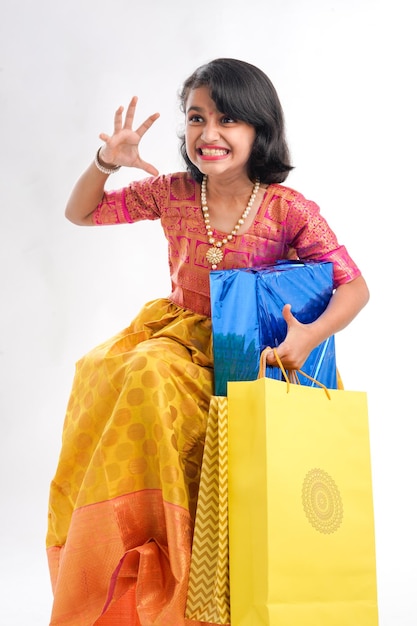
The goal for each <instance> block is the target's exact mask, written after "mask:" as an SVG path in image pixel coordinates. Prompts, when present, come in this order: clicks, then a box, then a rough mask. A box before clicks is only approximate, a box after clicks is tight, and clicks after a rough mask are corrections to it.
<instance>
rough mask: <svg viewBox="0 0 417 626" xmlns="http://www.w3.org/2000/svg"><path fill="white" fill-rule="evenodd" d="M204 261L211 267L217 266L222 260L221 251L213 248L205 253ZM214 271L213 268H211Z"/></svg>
mask: <svg viewBox="0 0 417 626" xmlns="http://www.w3.org/2000/svg"><path fill="white" fill-rule="evenodd" d="M206 259H207V261H208V262H209V263H211V264H212V265H217V263H220V261H221V260H222V259H223V250H222V249H221V248H216V247H215V246H213V247H212V248H210V249H209V250H207V252H206ZM213 269H214V268H213Z"/></svg>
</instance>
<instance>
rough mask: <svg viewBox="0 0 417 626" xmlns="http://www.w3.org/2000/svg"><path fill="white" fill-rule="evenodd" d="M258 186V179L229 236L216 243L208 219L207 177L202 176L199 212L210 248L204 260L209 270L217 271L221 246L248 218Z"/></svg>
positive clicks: (221, 251) (221, 253)
mask: <svg viewBox="0 0 417 626" xmlns="http://www.w3.org/2000/svg"><path fill="white" fill-rule="evenodd" d="M259 186H260V180H259V178H257V179H256V181H255V184H254V186H253V189H252V193H251V196H250V198H249V202H248V204H247V207H246V209H245V210H244V211H243V213H242V215H241V217H240V218H239V219H238V221H237V222H236V226H235V227H234V229H233V230H232V231H231V232H230V234H229V235H227V236H226V237H224V238H223V239H219V241H216V240H215V238H214V237H213V229H212V227H211V226H210V218H209V208H208V206H207V176H206V175H205V174H204V176H203V180H202V182H201V210H202V211H203V217H204V223H205V225H206V231H207V236H208V241H209V243H210V244H211V246H212V247H211V248H210V249H209V250H208V251H207V253H206V259H207V261H208V262H209V263H211V269H212V270H215V269H217V264H218V263H220V261H221V260H222V259H223V250H222V249H221V248H222V246H223V245H224V244H225V243H227V242H228V241H231V240H232V239H233V237H234V236H235V235H237V231H238V230H239V228H240V227H241V226H242V224H243V223H244V222H245V219H246V218H247V217H248V215H249V212H250V210H251V208H252V205H253V203H254V202H255V198H256V194H257V193H258V190H259Z"/></svg>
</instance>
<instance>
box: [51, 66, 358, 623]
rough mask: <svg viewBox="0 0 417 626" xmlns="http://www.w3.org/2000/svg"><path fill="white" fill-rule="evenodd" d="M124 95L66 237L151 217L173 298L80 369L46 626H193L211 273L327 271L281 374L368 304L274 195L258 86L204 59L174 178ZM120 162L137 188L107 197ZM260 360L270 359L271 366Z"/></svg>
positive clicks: (278, 191) (282, 197)
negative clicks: (321, 298) (285, 268)
mask: <svg viewBox="0 0 417 626" xmlns="http://www.w3.org/2000/svg"><path fill="white" fill-rule="evenodd" d="M136 103H137V99H136V98H133V99H132V100H131V102H130V104H129V106H128V108H127V111H126V115H125V117H124V118H123V108H122V107H120V108H119V109H118V110H117V111H116V114H115V120H114V131H113V134H112V135H111V136H109V135H106V134H101V135H100V138H101V140H102V141H103V145H102V147H101V148H100V149H99V150H98V152H97V155H96V158H95V160H94V162H93V163H92V164H91V165H90V166H89V167H88V169H87V170H86V171H85V172H84V174H83V175H82V176H81V178H80V179H79V180H78V182H77V183H76V185H75V187H74V190H73V192H72V194H71V196H70V198H69V201H68V205H67V208H66V217H67V218H68V219H69V220H71V221H72V222H74V223H75V224H79V225H100V224H122V223H132V222H136V221H139V220H144V219H152V220H155V219H159V220H160V221H161V226H162V229H163V232H164V234H165V237H166V239H167V241H168V250H169V270H170V276H171V284H172V290H171V293H170V294H169V296H168V297H165V298H160V299H157V300H154V301H152V302H149V303H148V304H146V305H145V306H144V307H143V309H142V311H141V312H140V313H139V315H138V316H137V317H136V318H135V319H134V320H133V321H132V323H131V324H130V326H129V327H128V328H126V329H125V330H123V331H122V332H120V333H119V334H117V335H116V336H114V337H113V338H112V339H110V340H108V341H106V342H104V343H103V344H101V345H100V346H98V347H97V348H95V349H94V350H92V351H91V352H90V353H89V354H87V355H86V356H85V357H84V358H82V359H81V360H80V361H79V362H78V363H77V368H76V375H75V379H74V386H73V390H72V393H71V397H70V400H69V404H68V411H67V415H66V419H65V424H64V431H63V444H62V450H61V454H60V458H59V463H58V467H57V471H56V475H55V477H54V479H53V481H52V484H51V492H50V505H49V529H48V530H49V532H48V538H47V548H48V558H49V565H50V571H51V579H52V585H53V590H54V603H53V609H52V618H51V625H55V624H66V625H67V626H91V625H93V624H97V625H99V626H106V625H110V624H112V625H116V624H121V625H122V624H126V625H129V626H133V625H136V626H138V625H142V626H145V625H146V626H148V625H151V624H154V625H156V626H171V625H172V626H191V625H195V624H200V622H196V621H192V620H187V619H185V617H184V614H185V603H186V595H187V583H188V571H189V564H190V554H191V544H192V535H193V525H194V518H195V510H196V503H197V494H198V487H199V477H200V466H201V459H202V452H203V447H204V439H205V429H206V420H207V415H208V410H209V405H210V400H211V398H212V394H213V356H212V343H211V339H212V337H211V320H210V293H209V272H210V270H211V269H216V268H218V269H228V268H238V267H250V266H259V265H263V264H268V263H274V262H275V261H277V260H278V259H286V258H290V257H291V258H294V255H295V256H296V257H298V258H300V259H302V260H316V261H331V262H332V263H333V268H334V295H333V297H332V299H331V301H330V303H329V305H328V307H327V309H326V311H325V312H324V313H323V314H322V315H321V316H320V317H319V318H318V319H317V320H316V321H315V322H313V323H310V324H301V323H300V322H298V321H297V320H296V319H295V318H294V317H293V315H292V314H291V307H290V304H291V303H288V305H286V307H285V308H284V317H285V320H286V322H287V325H288V332H287V336H286V339H285V341H284V342H282V343H281V344H280V346H279V347H278V354H279V356H280V358H281V360H282V362H283V365H284V367H286V368H288V369H298V368H301V367H302V365H303V363H304V362H305V360H306V359H307V357H308V355H309V353H310V352H311V350H312V349H313V348H315V347H316V346H317V345H319V344H320V343H321V342H322V341H324V340H325V339H326V338H327V337H329V336H331V335H332V334H334V333H336V332H338V331H340V330H341V329H342V328H344V327H345V326H346V325H347V324H349V323H350V322H351V320H352V319H353V318H354V317H355V316H356V315H357V313H358V312H359V311H360V310H361V309H362V307H363V306H364V305H365V304H366V302H367V300H368V297H369V296H368V289H367V286H366V283H365V280H364V279H363V277H362V276H361V273H360V270H359V269H358V267H357V266H356V265H355V263H354V262H353V260H352V259H351V258H350V256H349V254H348V252H347V250H346V248H345V247H344V246H341V245H339V243H338V241H337V239H336V236H335V234H334V233H333V232H332V230H331V229H330V228H329V226H328V224H327V222H326V221H325V220H324V218H323V217H322V216H321V215H320V212H319V208H318V206H317V205H316V204H315V203H313V202H311V201H308V200H306V199H305V198H304V197H303V196H302V195H301V194H300V193H298V192H296V191H294V190H292V189H290V188H288V187H285V186H283V185H282V184H281V183H283V182H284V181H285V179H286V177H287V175H288V172H289V171H290V170H291V169H292V168H291V165H290V160H289V153H288V148H287V144H286V140H285V133H284V121H283V114H282V109H281V105H280V102H279V99H278V96H277V93H276V91H275V88H274V87H273V85H272V83H271V81H270V80H269V78H268V77H267V76H266V75H265V74H264V73H263V72H262V71H261V70H259V69H258V68H256V67H254V66H253V65H250V64H248V63H245V62H243V61H238V60H235V59H216V60H214V61H212V62H210V63H208V64H206V65H203V66H202V67H200V68H198V69H197V70H196V71H195V72H194V73H193V74H192V75H191V76H190V77H189V78H188V79H187V80H186V81H185V83H184V85H183V89H182V92H181V107H182V110H183V112H184V114H185V133H184V136H183V138H182V144H181V154H182V156H183V158H184V160H185V164H186V171H184V172H178V173H174V174H167V175H159V174H158V172H157V170H156V169H155V168H154V167H153V166H152V165H151V164H149V163H147V162H145V161H144V160H143V159H142V157H141V155H140V152H139V149H138V148H139V144H140V140H141V138H142V137H143V135H144V133H145V132H147V131H148V130H149V129H150V127H151V126H152V124H153V123H154V122H155V121H156V119H157V118H158V114H157V113H155V114H154V115H151V116H150V117H149V118H148V119H147V120H146V121H145V122H143V123H142V124H141V125H140V126H139V127H138V128H137V129H136V130H135V129H134V128H133V121H134V115H135V111H136ZM121 166H124V167H135V168H138V169H141V170H144V171H145V172H147V173H148V174H149V175H150V176H148V177H146V178H144V179H142V180H139V181H135V182H132V183H131V184H130V185H129V186H128V187H126V188H123V189H120V190H118V191H105V190H104V186H105V183H106V181H107V178H108V176H109V174H111V173H113V172H115V171H117V170H118V169H119V168H120V167H121ZM270 363H271V364H273V355H271V357H270Z"/></svg>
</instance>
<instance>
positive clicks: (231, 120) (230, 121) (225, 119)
mask: <svg viewBox="0 0 417 626" xmlns="http://www.w3.org/2000/svg"><path fill="white" fill-rule="evenodd" d="M235 122H236V120H235V119H234V118H233V117H229V116H228V115H225V116H224V117H223V118H222V123H223V124H234V123H235Z"/></svg>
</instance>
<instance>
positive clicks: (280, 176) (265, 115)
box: [180, 58, 293, 183]
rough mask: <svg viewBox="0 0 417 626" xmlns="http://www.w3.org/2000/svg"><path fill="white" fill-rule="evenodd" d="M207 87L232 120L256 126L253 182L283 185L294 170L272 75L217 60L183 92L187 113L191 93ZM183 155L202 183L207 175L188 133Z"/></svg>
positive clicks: (190, 80) (251, 161) (182, 137)
mask: <svg viewBox="0 0 417 626" xmlns="http://www.w3.org/2000/svg"><path fill="white" fill-rule="evenodd" d="M203 86H207V87H208V89H209V90H210V95H211V98H212V99H213V101H214V102H215V104H216V107H217V109H218V110H219V111H221V112H222V113H224V114H226V115H229V116H230V117H231V118H234V119H237V120H240V121H243V122H246V123H247V124H251V125H252V126H254V128H255V131H256V137H255V141H254V144H253V148H252V153H251V156H250V158H249V162H248V175H249V178H250V179H251V180H255V179H256V178H260V180H261V183H282V182H283V181H284V180H285V179H286V178H287V176H288V172H289V171H290V170H292V169H293V167H292V165H290V155H289V150H288V145H287V141H286V138H285V124H284V114H283V110H282V107H281V103H280V101H279V98H278V94H277V92H276V89H275V87H274V85H273V84H272V82H271V80H270V79H269V78H268V76H267V75H266V74H265V73H264V72H263V71H262V70H260V69H259V68H257V67H256V66H254V65H251V64H250V63H246V62H245V61H239V60H237V59H227V58H221V59H215V60H213V61H210V62H209V63H207V64H205V65H202V66H201V67H199V68H197V69H196V70H195V71H194V72H193V73H192V74H191V76H189V78H187V79H186V80H185V82H184V84H183V86H182V89H181V91H180V106H181V110H182V111H183V112H184V113H185V107H186V101H187V98H188V96H189V93H190V91H192V90H193V89H197V88H198V87H203ZM180 141H181V144H180V152H181V156H182V158H183V159H184V161H185V163H186V167H187V170H188V171H189V172H190V173H191V175H192V176H193V178H194V179H195V180H196V181H198V182H201V180H202V178H203V175H202V173H201V172H200V170H199V169H198V168H197V167H196V166H195V165H194V164H193V163H192V162H191V161H190V159H189V157H188V155H187V151H186V147H185V133H183V134H182V135H180Z"/></svg>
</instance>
